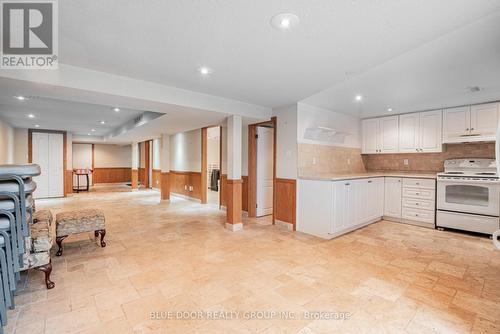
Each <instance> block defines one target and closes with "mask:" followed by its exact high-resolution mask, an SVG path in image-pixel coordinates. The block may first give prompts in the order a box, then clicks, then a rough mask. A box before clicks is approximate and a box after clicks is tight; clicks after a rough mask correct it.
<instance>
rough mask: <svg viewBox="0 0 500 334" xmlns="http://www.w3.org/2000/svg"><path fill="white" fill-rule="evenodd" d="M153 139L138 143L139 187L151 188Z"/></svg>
mask: <svg viewBox="0 0 500 334" xmlns="http://www.w3.org/2000/svg"><path fill="white" fill-rule="evenodd" d="M152 142H153V141H152V140H146V141H143V142H141V143H139V188H146V189H149V188H151V184H152V182H151V180H152V179H153V164H152V158H153V154H152V149H153V143H152Z"/></svg>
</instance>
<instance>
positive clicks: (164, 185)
mask: <svg viewBox="0 0 500 334" xmlns="http://www.w3.org/2000/svg"><path fill="white" fill-rule="evenodd" d="M160 177H161V181H160V182H161V188H160V193H161V199H162V200H167V199H170V173H169V172H161V173H160Z"/></svg>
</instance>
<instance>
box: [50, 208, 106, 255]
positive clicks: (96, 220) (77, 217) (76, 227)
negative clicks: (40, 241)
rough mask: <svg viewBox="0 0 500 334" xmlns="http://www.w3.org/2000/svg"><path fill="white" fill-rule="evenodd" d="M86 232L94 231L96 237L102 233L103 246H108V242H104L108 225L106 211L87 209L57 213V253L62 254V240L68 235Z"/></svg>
mask: <svg viewBox="0 0 500 334" xmlns="http://www.w3.org/2000/svg"><path fill="white" fill-rule="evenodd" d="M84 232H94V236H95V237H96V238H97V237H98V236H99V234H100V235H101V247H106V242H104V236H105V235H106V225H105V218H104V213H103V212H102V211H101V210H98V209H85V210H76V211H68V212H61V213H58V214H57V215H56V242H57V246H59V249H58V251H57V253H56V255H57V256H61V255H62V253H63V247H62V242H63V240H64V239H65V238H66V237H67V236H69V235H71V234H78V233H84Z"/></svg>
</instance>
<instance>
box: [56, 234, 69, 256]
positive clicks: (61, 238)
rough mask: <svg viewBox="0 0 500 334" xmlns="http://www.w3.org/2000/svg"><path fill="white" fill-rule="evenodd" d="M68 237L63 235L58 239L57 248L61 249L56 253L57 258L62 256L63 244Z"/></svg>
mask: <svg viewBox="0 0 500 334" xmlns="http://www.w3.org/2000/svg"><path fill="white" fill-rule="evenodd" d="M66 237H67V235H63V236H61V237H57V238H56V243H57V246H58V247H59V249H58V250H57V253H56V255H57V256H61V255H62V253H63V246H62V242H63V240H64V239H66Z"/></svg>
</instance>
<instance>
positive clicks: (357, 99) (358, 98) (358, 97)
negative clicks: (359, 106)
mask: <svg viewBox="0 0 500 334" xmlns="http://www.w3.org/2000/svg"><path fill="white" fill-rule="evenodd" d="M355 99H356V101H361V100H363V96H362V95H359V94H358V95H356V97H355Z"/></svg>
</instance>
